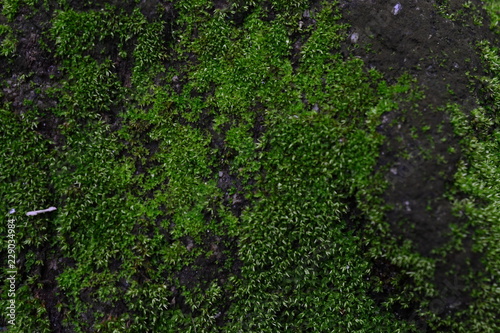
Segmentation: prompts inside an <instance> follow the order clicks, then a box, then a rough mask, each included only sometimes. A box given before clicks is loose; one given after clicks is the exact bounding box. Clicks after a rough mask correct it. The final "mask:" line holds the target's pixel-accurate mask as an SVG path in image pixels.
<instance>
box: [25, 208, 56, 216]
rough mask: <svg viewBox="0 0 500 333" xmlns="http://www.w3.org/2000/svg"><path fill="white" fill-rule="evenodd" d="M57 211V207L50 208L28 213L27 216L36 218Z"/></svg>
mask: <svg viewBox="0 0 500 333" xmlns="http://www.w3.org/2000/svg"><path fill="white" fill-rule="evenodd" d="M56 209H57V208H56V207H49V208H47V209H42V210H33V211H31V212H27V213H26V215H28V216H35V215H37V214H41V213H47V212H52V211H54V210H56Z"/></svg>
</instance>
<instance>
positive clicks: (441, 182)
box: [0, 0, 498, 332]
mask: <svg viewBox="0 0 500 333" xmlns="http://www.w3.org/2000/svg"><path fill="white" fill-rule="evenodd" d="M450 2H451V5H452V8H453V6H457V4H458V2H457V1H450ZM455 2H456V3H457V4H455ZM72 3H73V6H80V7H81V8H79V9H80V10H87V9H90V8H88V7H86V5H84V4H83V3H84V2H81V4H79V3H80V2H77V1H73V2H72ZM123 3H124V4H125V3H128V4H129V5H124V8H123V10H124V11H125V12H130V10H131V8H132V7H130V6H131V5H130V3H129V2H126V1H125V2H123ZM152 3H154V4H155V5H152ZM401 3H402V6H401V9H400V11H399V12H398V14H397V15H394V6H396V4H397V2H396V1H389V2H385V1H372V0H363V1H362V0H352V1H340V6H341V8H342V13H343V15H344V21H345V23H348V24H349V25H350V28H349V36H348V38H347V39H346V41H345V42H344V43H343V46H342V52H343V54H344V55H345V56H346V57H352V56H356V57H360V58H361V59H363V61H364V62H365V64H366V68H367V70H368V69H372V68H374V69H377V70H378V71H380V72H381V73H382V74H383V75H384V77H385V79H386V80H388V82H389V83H395V82H396V81H397V80H398V78H399V77H400V76H401V75H403V74H405V73H408V74H410V76H411V77H413V78H414V79H416V83H415V86H416V87H417V88H418V89H419V90H420V91H421V92H422V97H421V98H419V99H418V100H412V101H407V102H403V103H401V105H400V108H399V109H398V110H394V111H392V112H389V113H387V114H385V115H384V116H383V117H384V118H383V124H382V125H381V126H380V128H379V131H380V133H381V134H383V135H384V136H385V137H386V138H387V140H386V143H385V144H384V145H383V147H381V156H380V159H379V161H378V166H377V168H378V169H379V170H380V171H381V172H384V174H385V175H386V179H387V180H388V182H389V187H388V189H387V190H386V192H385V194H384V199H385V201H386V202H387V203H388V204H389V205H390V206H391V209H390V210H389V211H388V212H387V214H386V218H387V220H388V221H389V222H390V224H391V227H392V232H393V234H394V235H395V236H396V237H399V238H401V239H410V240H411V241H412V242H413V244H414V247H415V249H416V250H417V251H419V252H420V253H421V254H422V255H424V256H428V257H434V256H435V255H434V252H433V250H436V249H438V248H439V247H440V246H443V245H444V244H445V243H446V242H447V241H448V232H449V231H450V230H449V225H450V224H451V223H464V222H465V221H460V218H458V217H456V216H455V215H454V214H453V213H452V209H451V208H452V207H451V205H450V203H449V201H448V200H447V199H446V197H445V194H446V193H447V191H448V190H449V188H450V186H451V183H452V180H453V176H454V173H455V171H456V165H457V162H458V160H459V159H460V157H461V155H460V149H459V143H458V139H457V137H455V135H454V134H453V130H452V127H451V125H450V119H449V115H448V114H447V113H446V112H445V111H443V110H442V109H441V107H443V106H445V105H446V104H447V103H459V104H460V105H461V106H462V107H463V108H464V110H465V111H466V112H467V111H470V110H472V109H473V108H475V107H476V106H477V102H478V100H479V101H480V100H482V99H483V95H482V90H481V85H480V83H479V81H477V80H476V81H475V80H474V78H473V77H472V76H481V75H483V74H485V73H484V69H483V66H482V63H481V60H480V58H479V57H478V55H477V52H476V47H475V44H476V42H478V41H480V40H490V41H492V42H497V43H498V39H497V37H495V36H494V35H493V34H492V33H491V32H490V30H489V29H488V27H489V22H488V21H487V15H486V13H484V12H483V11H482V10H480V14H481V17H482V18H483V24H482V25H481V26H479V25H474V24H472V23H471V18H468V17H464V18H463V19H462V20H461V21H460V20H459V21H451V20H449V19H446V18H445V17H444V16H443V15H442V14H440V13H439V12H438V10H437V9H436V6H435V5H436V4H437V3H436V1H430V0H428V1H417V0H408V1H401ZM472 3H474V4H476V5H477V7H478V8H481V3H480V1H476V0H474V1H472ZM121 4H122V3H121V2H118V1H115V5H117V6H118V7H120V6H121ZM156 4H160V5H162V6H167V7H168V8H167V12H168V13H169V15H171V17H172V18H173V17H175V16H176V13H175V12H174V11H173V9H172V8H173V7H172V6H171V5H167V4H165V2H164V1H151V2H149V4H148V2H145V1H143V2H141V6H142V7H141V8H140V9H141V11H142V12H143V13H144V15H145V16H146V17H147V18H148V19H150V20H154V19H155V18H156V17H157V15H158V13H157V12H156V10H157V9H156V8H157V6H156ZM226 5H227V4H226V3H225V2H223V1H215V4H214V6H215V8H218V7H221V8H225V7H226ZM317 6H318V4H317V3H314V4H312V6H311V12H312V11H313V10H314V8H317ZM56 9H58V8H57V7H53V8H47V9H42V10H40V11H38V12H37V13H35V14H33V13H29V12H24V13H23V12H21V14H20V15H18V17H17V18H16V19H15V21H14V22H13V23H9V24H10V25H11V26H13V28H14V29H15V30H16V34H17V37H18V40H19V43H18V46H17V53H18V54H17V56H16V57H14V58H13V59H10V60H9V61H7V62H5V61H2V62H0V73H1V74H2V78H3V79H4V80H3V83H2V85H1V86H0V89H1V90H2V97H1V98H2V99H3V102H8V103H12V105H13V106H15V110H16V112H18V113H24V112H26V111H27V110H28V108H29V107H30V106H28V105H36V106H37V109H38V112H39V115H40V116H39V126H38V128H37V131H39V133H40V134H41V135H43V136H44V137H45V138H47V139H49V140H50V141H51V142H53V144H54V145H55V146H63V145H64V143H65V141H64V136H63V135H62V134H60V132H59V130H58V127H59V126H60V125H62V124H63V121H62V120H61V119H59V118H57V117H55V116H54V115H52V113H51V112H50V109H51V108H53V107H54V106H55V105H56V102H55V101H54V99H53V98H52V97H51V96H50V95H48V94H47V93H46V91H47V90H48V89H49V88H51V87H53V86H55V85H57V82H58V81H59V79H60V78H61V73H60V71H59V70H58V66H59V65H60V64H59V61H58V60H57V59H56V58H55V57H54V55H53V54H52V53H51V52H50V49H52V48H53V45H51V42H50V40H48V39H47V38H46V37H45V32H44V31H45V30H46V29H47V27H48V26H49V24H50V19H51V17H52V13H53V11H54V10H56ZM239 15H240V16H242V15H243V17H244V13H240V14H239ZM238 17H239V16H238ZM303 21H304V24H305V25H308V24H314V20H313V18H311V16H310V12H309V11H306V12H305V14H304V18H303ZM0 24H7V22H0ZM294 39H295V40H294V41H293V42H294V44H293V45H294V47H295V48H297V49H298V48H300V45H301V43H303V41H305V40H306V39H307V36H306V35H296V36H294ZM42 45H45V46H42ZM295 54H296V56H297V55H298V52H296V53H295ZM292 60H293V59H292ZM120 61H121V62H119V63H117V66H116V68H117V74H118V76H119V77H120V78H121V79H122V82H123V84H124V85H127V82H129V78H130V74H131V73H130V71H131V68H132V63H131V61H132V60H131V59H128V60H120ZM171 65H173V66H177V65H179V64H171ZM177 80H179V81H182V78H178V79H177ZM471 82H472V84H471ZM172 84H173V85H177V86H178V85H179V82H177V81H175V82H172ZM177 88H178V89H180V88H179V87H177ZM26 101H29V103H27V102H26ZM106 117H107V118H106ZM104 118H105V119H108V118H109V119H110V123H113V124H116V112H115V113H113V112H111V113H110V114H108V115H104ZM118 126H119V125H117V127H118ZM207 126H208V128H207V130H208V131H211V128H210V127H209V126H210V125H207ZM424 129H425V130H424ZM263 130H265V129H264V128H263V125H262V124H261V123H256V125H255V128H254V131H255V137H256V138H257V137H259V136H260V135H261V133H262V131H263ZM443 138H446V141H444V140H443ZM223 142H224V140H223V138H222V137H218V136H217V135H214V137H213V142H212V145H213V146H214V147H219V148H220V149H219V150H220V151H221V152H225V151H226V150H227V149H226V148H225V147H224V146H223V145H224V144H223ZM151 145H153V146H154V143H152V144H151ZM450 147H453V148H455V149H454V151H455V152H453V153H452V152H451V151H452V150H451V149H450ZM153 150H154V149H153ZM436 156H441V157H442V160H437V159H436V158H435V157H436ZM443 160H444V161H445V162H443ZM144 168H147V166H144ZM219 175H220V179H219V182H218V186H219V187H220V188H221V190H223V191H224V192H225V193H229V192H231V190H233V191H232V192H235V193H236V194H234V195H231V196H229V195H227V196H226V200H225V203H224V204H225V205H227V206H229V207H231V210H232V211H233V213H234V214H235V215H237V216H239V215H240V214H241V211H242V210H243V209H244V208H245V207H246V206H248V205H250V204H251V203H249V202H247V201H246V200H245V199H243V196H240V195H239V193H241V192H243V185H246V184H242V181H240V180H239V179H237V177H236V176H235V175H232V174H230V172H229V168H228V167H227V168H226V169H223V170H220V173H219ZM472 232H473V231H472V230H471V233H472ZM184 243H185V245H186V247H201V248H204V249H206V250H211V251H212V253H213V255H212V256H211V257H209V258H205V257H203V258H201V257H200V258H199V259H197V260H196V262H195V265H193V266H192V267H186V268H184V269H183V270H182V271H180V273H179V275H178V279H179V281H180V282H181V284H182V285H183V286H185V287H187V288H190V287H193V286H195V285H200V284H201V285H202V286H205V285H208V284H209V283H210V282H214V281H215V282H217V283H224V282H225V280H226V279H227V277H228V276H229V274H238V271H239V269H240V267H241V263H240V262H238V260H237V259H235V258H236V247H235V245H234V244H235V240H233V239H224V238H220V237H218V236H215V235H208V236H207V238H206V239H205V240H204V242H202V243H201V244H194V243H193V241H192V240H190V239H184ZM469 243H470V242H469ZM34 251H38V253H39V256H40V258H42V259H43V261H44V262H46V264H45V265H44V266H40V267H39V272H38V273H39V274H40V283H39V284H38V285H39V286H40V287H39V288H38V289H36V290H33V294H34V295H35V296H36V297H37V298H38V299H40V300H41V302H42V303H43V304H44V305H45V307H46V309H47V311H48V316H49V319H50V322H51V326H52V329H53V331H54V332H64V329H63V326H62V320H63V317H64V313H61V312H60V311H59V310H58V309H57V304H58V303H59V302H60V301H61V298H60V297H62V296H61V295H60V293H59V289H58V286H57V282H56V278H57V276H58V274H60V273H61V272H62V271H63V268H64V267H71V265H72V264H73V263H72V262H71V261H70V260H68V259H66V258H61V257H60V256H59V255H58V251H57V248H49V249H48V250H43V249H38V250H37V249H34ZM21 260H26V258H21ZM229 261H231V262H232V264H231V265H228V264H227V263H228V262H229ZM439 262H440V263H439V265H438V270H437V273H436V283H437V284H438V285H439V284H442V283H444V282H442V281H444V280H445V279H444V276H445V272H447V271H449V270H450V269H451V267H452V266H453V267H455V269H456V270H457V275H462V274H465V273H466V272H468V271H469V270H470V269H476V270H478V269H481V267H480V265H479V258H477V255H475V254H474V253H473V252H472V250H471V249H470V246H469V248H467V249H466V250H465V252H460V253H458V252H457V253H452V254H450V255H449V257H448V258H446V260H441V261H439ZM467 262H472V263H473V264H472V267H471V265H468V264H467ZM117 265H119V264H118V263H117ZM228 267H229V268H228ZM397 273H398V271H397V267H395V266H393V265H391V264H390V263H388V262H383V261H378V262H374V270H373V274H375V275H378V276H379V277H380V279H381V280H382V281H389V280H390V277H391V276H393V275H395V274H397ZM200 277H206V278H204V279H203V281H201V280H200V279H201V278H200ZM459 283H460V282H459ZM438 289H439V290H446V289H445V288H441V289H440V288H439V287H438ZM91 292H92V291H85V292H84V293H83V294H82V299H85V298H90V295H91ZM396 292H397V289H394V288H391V287H389V286H387V288H384V291H383V292H382V293H379V294H377V295H374V297H375V299H376V300H377V301H379V302H382V301H383V300H385V299H386V298H387V297H389V296H391V295H393V294H394V293H396ZM173 295H174V297H173V298H172V300H171V302H173V304H175V303H177V304H178V306H179V307H180V308H181V309H183V311H186V312H189V310H187V306H185V304H184V305H183V300H182V297H180V296H178V295H179V292H178V291H177V290H173ZM445 299H450V300H449V303H450V304H446V305H445V306H446V310H447V311H458V310H460V309H463V308H464V307H465V306H466V305H467V304H468V302H469V301H470V295H468V294H466V293H464V292H463V291H458V295H455V297H453V298H449V297H448V298H445ZM457 304H458V305H457ZM228 306H229V305H228ZM105 307H106V305H102V304H101V305H99V304H96V305H95V306H94V309H99V310H102V311H104V312H106V313H111V314H112V315H115V316H117V315H119V314H120V312H123V311H125V309H126V307H125V306H121V307H120V306H118V307H115V308H114V309H105ZM108 310H109V311H108ZM412 310H413V309H410V310H402V309H400V308H395V309H394V311H395V312H396V313H397V314H398V316H399V317H401V318H405V319H409V320H410V319H412V318H410V315H411V313H414V311H412ZM444 312H445V311H444V310H443V313H444ZM90 315H91V314H89V316H90ZM223 318H224V313H222V314H221V316H220V319H218V320H217V323H218V324H220V325H222V324H223ZM88 319H89V321H92V320H93V319H92V318H88Z"/></svg>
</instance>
